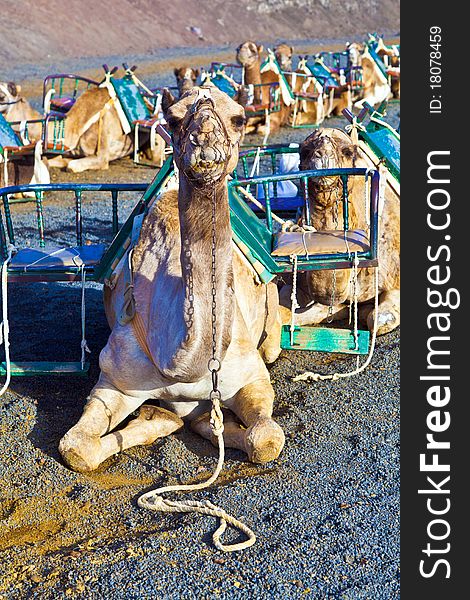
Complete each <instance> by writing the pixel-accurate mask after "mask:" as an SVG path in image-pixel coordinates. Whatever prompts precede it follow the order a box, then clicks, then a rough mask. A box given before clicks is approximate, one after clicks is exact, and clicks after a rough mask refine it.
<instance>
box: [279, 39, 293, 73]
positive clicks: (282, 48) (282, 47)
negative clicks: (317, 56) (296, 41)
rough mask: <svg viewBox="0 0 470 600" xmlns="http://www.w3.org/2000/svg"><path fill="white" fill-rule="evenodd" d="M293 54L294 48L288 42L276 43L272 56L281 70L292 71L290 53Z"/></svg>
mask: <svg viewBox="0 0 470 600" xmlns="http://www.w3.org/2000/svg"><path fill="white" fill-rule="evenodd" d="M293 54H294V48H293V47H292V46H289V45H288V44H284V43H282V44H278V45H277V46H276V47H275V48H274V56H275V57H276V60H277V62H278V63H279V66H280V67H281V69H282V70H283V71H287V72H290V71H292V55H293Z"/></svg>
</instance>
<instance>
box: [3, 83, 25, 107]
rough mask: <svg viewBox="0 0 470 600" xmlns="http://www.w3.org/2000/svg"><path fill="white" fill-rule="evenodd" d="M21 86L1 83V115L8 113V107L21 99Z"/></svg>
mask: <svg viewBox="0 0 470 600" xmlns="http://www.w3.org/2000/svg"><path fill="white" fill-rule="evenodd" d="M20 91H21V86H19V85H17V84H16V83H13V82H12V81H0V113H5V112H7V111H8V107H9V106H11V105H12V104H16V103H17V102H18V101H19V99H20Z"/></svg>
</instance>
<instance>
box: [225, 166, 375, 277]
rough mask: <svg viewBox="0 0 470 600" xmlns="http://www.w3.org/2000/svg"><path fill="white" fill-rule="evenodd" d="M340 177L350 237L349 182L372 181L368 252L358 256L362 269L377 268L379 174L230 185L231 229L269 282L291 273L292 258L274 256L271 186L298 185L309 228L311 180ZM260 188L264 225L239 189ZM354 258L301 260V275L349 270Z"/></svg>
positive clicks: (307, 174) (337, 255)
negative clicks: (276, 183)
mask: <svg viewBox="0 0 470 600" xmlns="http://www.w3.org/2000/svg"><path fill="white" fill-rule="evenodd" d="M332 176H338V177H340V178H341V181H342V198H341V202H342V207H343V228H342V230H341V231H342V232H343V233H344V234H345V235H347V234H348V232H349V231H350V229H349V206H348V204H349V191H348V178H349V177H351V176H358V177H362V178H364V180H365V179H366V178H368V177H370V194H369V221H370V231H369V237H368V244H367V248H366V249H364V251H359V252H357V258H358V259H359V266H360V267H375V266H377V264H378V258H377V257H378V219H379V212H378V211H379V180H380V175H379V172H378V171H375V170H373V171H370V170H368V169H359V168H354V169H353V168H351V169H316V170H309V171H298V172H294V173H292V172H291V173H286V174H277V175H270V176H261V177H251V178H249V179H233V180H232V181H230V182H229V190H230V207H231V209H232V229H233V232H234V238H235V239H238V240H239V242H240V243H241V244H242V245H243V246H245V247H247V248H248V250H249V252H250V254H251V255H252V256H253V257H254V260H255V261H257V262H259V263H261V264H262V265H263V267H264V269H265V271H266V279H267V280H268V281H269V280H270V279H272V278H273V277H274V276H275V275H277V274H280V273H284V272H290V271H292V261H291V257H290V256H289V255H286V256H276V255H273V246H274V241H275V233H274V230H273V218H272V211H271V194H270V189H269V185H270V184H274V183H275V182H278V183H279V182H281V181H298V182H299V185H300V188H301V190H302V193H303V197H304V210H305V220H306V223H307V224H310V214H309V212H310V211H309V202H308V180H309V179H311V178H318V177H332ZM259 185H261V186H262V187H263V189H264V205H265V219H266V224H264V223H263V222H262V221H261V220H260V219H259V218H258V216H257V215H256V214H255V212H254V211H253V210H252V209H251V208H250V207H249V206H248V204H247V202H246V201H245V200H244V198H243V195H242V194H241V193H239V192H238V188H244V189H247V188H248V187H249V186H259ZM353 262H354V260H353V256H352V253H350V252H334V253H328V252H320V253H317V254H310V255H307V254H305V253H303V254H299V256H298V269H299V271H302V270H305V271H309V270H319V269H349V268H352V266H353Z"/></svg>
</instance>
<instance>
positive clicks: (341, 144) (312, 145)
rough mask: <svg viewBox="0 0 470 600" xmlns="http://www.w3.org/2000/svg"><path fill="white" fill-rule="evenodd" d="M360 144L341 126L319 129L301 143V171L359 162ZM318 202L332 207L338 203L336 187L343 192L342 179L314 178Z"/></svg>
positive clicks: (312, 182)
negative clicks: (339, 128) (351, 138)
mask: <svg viewBox="0 0 470 600" xmlns="http://www.w3.org/2000/svg"><path fill="white" fill-rule="evenodd" d="M357 158H358V156H357V146H356V145H355V144H353V143H352V142H351V140H350V138H349V136H348V135H346V134H345V133H343V132H342V131H340V130H338V129H326V128H325V129H317V130H316V131H314V132H313V133H312V134H311V135H309V136H308V137H307V139H305V140H304V141H303V142H302V144H301V145H300V170H301V171H307V170H312V169H338V168H347V167H355V166H358V165H357ZM310 185H312V186H313V189H314V195H315V202H317V203H318V204H320V205H322V206H323V207H325V208H326V207H331V206H333V204H334V203H335V202H336V196H337V194H336V193H334V192H335V191H336V190H338V192H339V193H340V190H341V185H342V184H341V178H340V177H337V176H331V177H321V178H319V179H318V180H315V181H313V180H311V181H310Z"/></svg>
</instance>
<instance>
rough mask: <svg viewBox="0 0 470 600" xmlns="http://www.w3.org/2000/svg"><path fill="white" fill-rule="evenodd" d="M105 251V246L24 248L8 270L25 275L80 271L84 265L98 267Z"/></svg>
mask: <svg viewBox="0 0 470 600" xmlns="http://www.w3.org/2000/svg"><path fill="white" fill-rule="evenodd" d="M105 250H106V246H105V245H104V244H90V245H89V246H75V247H73V248H58V247H51V248H23V249H21V250H19V251H18V252H17V253H16V254H15V256H14V257H13V258H12V260H11V262H10V264H9V267H8V269H9V270H10V271H11V270H15V271H22V272H24V273H34V272H35V271H44V270H47V271H64V270H70V269H77V270H79V269H80V267H81V266H82V265H85V267H94V266H95V265H97V264H98V263H99V261H100V260H101V257H102V256H103V254H104V252H105Z"/></svg>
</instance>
